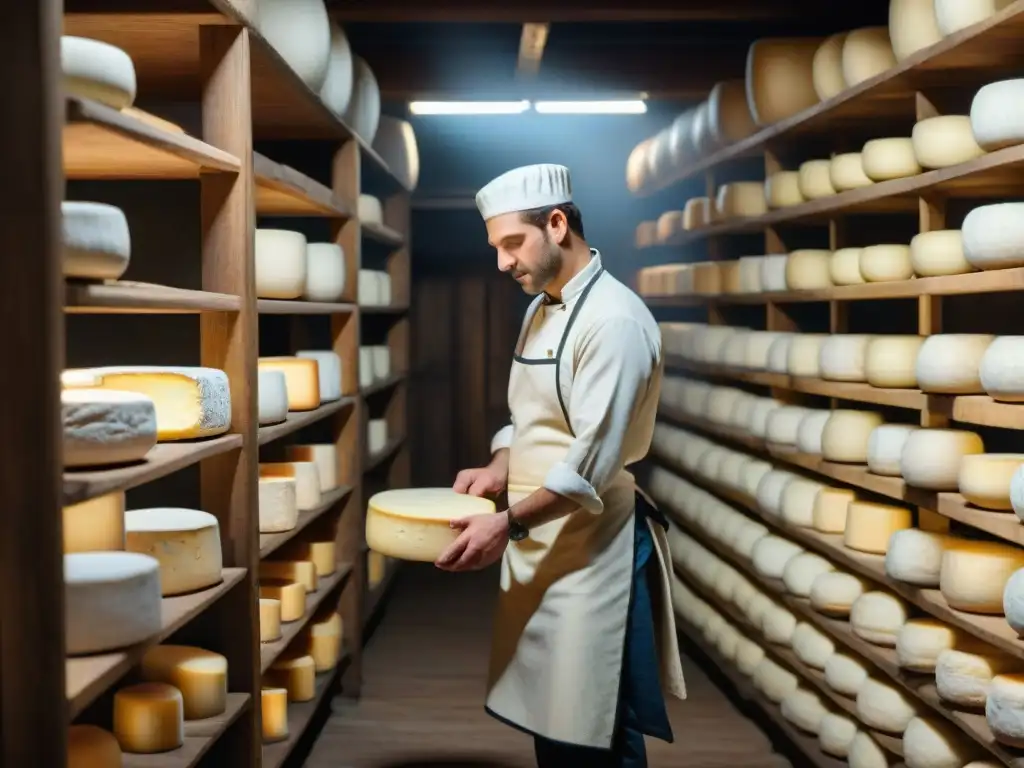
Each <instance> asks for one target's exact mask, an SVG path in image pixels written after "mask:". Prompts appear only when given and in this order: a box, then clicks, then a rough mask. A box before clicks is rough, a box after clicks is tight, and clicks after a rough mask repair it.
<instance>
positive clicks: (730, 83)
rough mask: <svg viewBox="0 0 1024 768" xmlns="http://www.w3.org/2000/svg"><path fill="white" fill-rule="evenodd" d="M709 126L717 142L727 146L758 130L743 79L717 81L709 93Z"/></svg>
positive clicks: (719, 144)
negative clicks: (751, 112)
mask: <svg viewBox="0 0 1024 768" xmlns="http://www.w3.org/2000/svg"><path fill="white" fill-rule="evenodd" d="M707 105H708V106H707V114H708V127H709V131H710V133H711V136H712V137H713V139H714V142H715V144H717V145H718V146H722V147H724V146H726V145H728V144H733V143H735V142H737V141H740V140H741V139H745V138H747V137H748V136H750V135H751V134H753V133H754V131H756V130H757V125H756V124H755V123H754V118H753V116H752V115H751V114H750V107H749V106H747V85H746V82H745V81H744V80H742V79H738V80H727V81H725V82H722V83H717V84H716V85H715V87H714V88H712V89H711V93H710V94H708V101H707Z"/></svg>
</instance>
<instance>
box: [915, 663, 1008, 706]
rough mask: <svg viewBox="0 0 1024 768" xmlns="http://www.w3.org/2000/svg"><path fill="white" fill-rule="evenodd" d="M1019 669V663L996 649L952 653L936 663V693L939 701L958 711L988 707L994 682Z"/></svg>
mask: <svg viewBox="0 0 1024 768" xmlns="http://www.w3.org/2000/svg"><path fill="white" fill-rule="evenodd" d="M1017 667H1019V662H1018V661H1017V660H1016V659H1013V658H1011V657H1009V656H1007V655H1005V654H1002V653H997V652H996V651H995V650H994V649H988V650H978V649H971V650H967V649H950V650H946V651H943V652H942V653H940V654H939V658H938V660H937V661H936V662H935V689H936V691H937V693H938V694H939V698H940V699H942V700H943V701H944V702H947V703H948V704H951V705H953V706H954V707H958V708H960V707H963V708H965V709H979V708H982V707H984V706H985V701H986V700H987V699H988V692H989V688H990V687H991V685H992V679H993V678H994V677H995V676H996V675H998V674H1001V673H1003V672H1009V671H1011V670H1013V669H1015V668H1017Z"/></svg>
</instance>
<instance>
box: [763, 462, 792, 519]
mask: <svg viewBox="0 0 1024 768" xmlns="http://www.w3.org/2000/svg"><path fill="white" fill-rule="evenodd" d="M796 479H797V475H794V474H793V473H791V472H787V471H785V470H782V469H772V470H769V471H768V472H766V473H765V474H764V476H762V478H761V481H760V482H759V483H758V484H757V494H756V495H755V498H756V500H757V506H758V508H759V509H760V510H761V512H762V514H764V515H765V516H766V517H774V518H778V517H780V516H781V515H782V495H783V493H784V492H785V490H786V486H787V485H789V484H790V483H792V482H793V481H794V480H796Z"/></svg>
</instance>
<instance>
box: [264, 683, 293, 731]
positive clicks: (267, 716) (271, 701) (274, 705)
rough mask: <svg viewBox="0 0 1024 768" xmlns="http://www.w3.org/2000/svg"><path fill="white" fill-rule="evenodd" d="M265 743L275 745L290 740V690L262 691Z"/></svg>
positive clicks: (267, 689)
mask: <svg viewBox="0 0 1024 768" xmlns="http://www.w3.org/2000/svg"><path fill="white" fill-rule="evenodd" d="M260 711H261V713H262V718H261V720H262V721H263V743H264V744H273V743H275V742H278V741H285V740H286V739H287V738H288V689H287V688H263V689H262V690H261V691H260Z"/></svg>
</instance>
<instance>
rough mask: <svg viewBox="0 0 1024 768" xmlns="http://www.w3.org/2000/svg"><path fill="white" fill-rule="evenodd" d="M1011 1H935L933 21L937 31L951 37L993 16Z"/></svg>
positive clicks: (1011, 0)
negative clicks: (937, 28)
mask: <svg viewBox="0 0 1024 768" xmlns="http://www.w3.org/2000/svg"><path fill="white" fill-rule="evenodd" d="M1012 2H1013V0H935V21H936V23H937V25H938V27H939V31H940V32H941V33H942V34H943V35H945V36H947V37H948V36H949V35H952V34H953V33H954V32H959V31H960V30H961V29H967V27H971V26H974V25H975V24H979V23H981V22H982V21H984V20H985V19H987V18H989V17H990V16H995V15H996V14H997V13H999V12H1000V11H1001V10H1003V8H1005V7H1006V6H1008V5H1010V4H1012Z"/></svg>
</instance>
